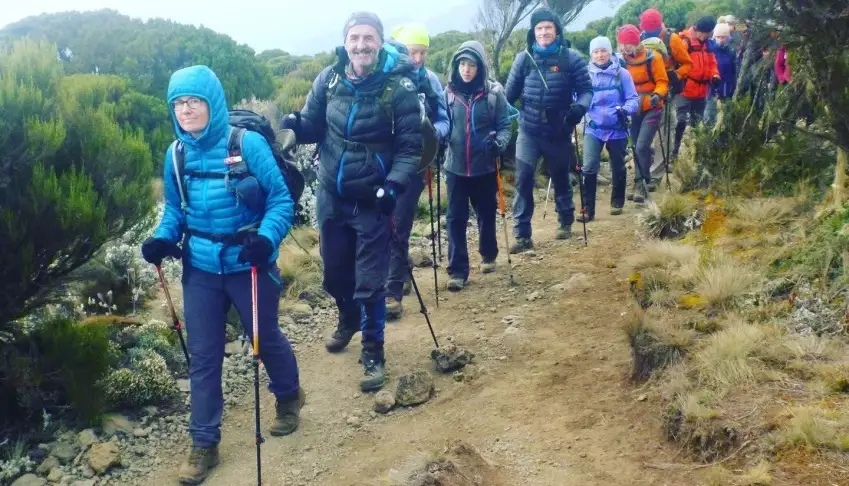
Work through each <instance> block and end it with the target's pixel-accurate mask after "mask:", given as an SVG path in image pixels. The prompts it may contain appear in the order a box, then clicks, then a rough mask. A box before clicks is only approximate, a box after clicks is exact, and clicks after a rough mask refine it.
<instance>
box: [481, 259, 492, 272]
mask: <svg viewBox="0 0 849 486" xmlns="http://www.w3.org/2000/svg"><path fill="white" fill-rule="evenodd" d="M494 271H495V260H493V261H491V262H483V263H481V273H492V272H494Z"/></svg>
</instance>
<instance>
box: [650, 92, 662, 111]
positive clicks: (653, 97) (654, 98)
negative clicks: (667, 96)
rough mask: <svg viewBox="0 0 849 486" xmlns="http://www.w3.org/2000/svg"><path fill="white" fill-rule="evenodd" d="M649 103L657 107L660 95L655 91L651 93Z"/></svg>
mask: <svg viewBox="0 0 849 486" xmlns="http://www.w3.org/2000/svg"><path fill="white" fill-rule="evenodd" d="M649 104H651V107H652V108H657V105H659V104H660V95H659V94H657V93H654V94H652V95H651V98H649Z"/></svg>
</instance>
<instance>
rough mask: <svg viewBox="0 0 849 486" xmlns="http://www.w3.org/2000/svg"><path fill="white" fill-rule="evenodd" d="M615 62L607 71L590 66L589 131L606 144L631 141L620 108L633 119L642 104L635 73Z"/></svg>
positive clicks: (587, 129) (587, 126)
mask: <svg viewBox="0 0 849 486" xmlns="http://www.w3.org/2000/svg"><path fill="white" fill-rule="evenodd" d="M611 60H612V61H613V62H611V63H610V66H608V67H606V68H604V69H602V68H600V67H598V66H596V65H595V64H594V63H592V62H590V66H589V70H590V80H591V81H592V83H593V102H592V104H590V109H589V111H588V112H587V119H588V121H587V123H586V125H585V126H586V132H587V133H589V134H591V135H592V136H594V137H595V138H597V139H599V140H602V141H605V142H606V141H607V140H618V139H622V138H628V132H627V128H626V127H625V125H623V124H622V121H621V120H620V119H619V117H617V116H616V107H617V106H621V107H622V108H624V109H625V111H626V112H627V113H628V115H632V116H633V115H634V114H636V113H637V111H638V110H639V104H640V103H639V100H640V98H639V96H638V95H637V89H636V88H635V87H634V80H633V79H632V78H631V74H630V73H628V70H627V69H625V68H624V67H622V65H621V64H620V62H619V59H618V58H616V57H613V58H611Z"/></svg>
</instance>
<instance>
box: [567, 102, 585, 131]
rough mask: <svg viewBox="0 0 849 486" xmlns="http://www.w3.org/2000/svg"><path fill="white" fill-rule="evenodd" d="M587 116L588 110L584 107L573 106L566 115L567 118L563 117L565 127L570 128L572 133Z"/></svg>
mask: <svg viewBox="0 0 849 486" xmlns="http://www.w3.org/2000/svg"><path fill="white" fill-rule="evenodd" d="M586 114H587V109H586V108H584V107H583V105H579V104H573V105H572V106H570V107H569V111H568V112H567V113H566V116H565V117H563V126H565V127H567V128H569V131H571V130H572V129H573V128H574V127H575V125H577V124H578V123H580V122H581V118H583V117H584V115H586Z"/></svg>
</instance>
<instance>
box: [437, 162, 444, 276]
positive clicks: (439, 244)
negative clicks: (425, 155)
mask: <svg viewBox="0 0 849 486" xmlns="http://www.w3.org/2000/svg"><path fill="white" fill-rule="evenodd" d="M443 153H444V152H443ZM437 164H438V165H437V167H436V248H437V251H438V253H439V261H440V262H442V184H441V183H440V179H441V173H442V167H441V166H442V162H441V161H437Z"/></svg>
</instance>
